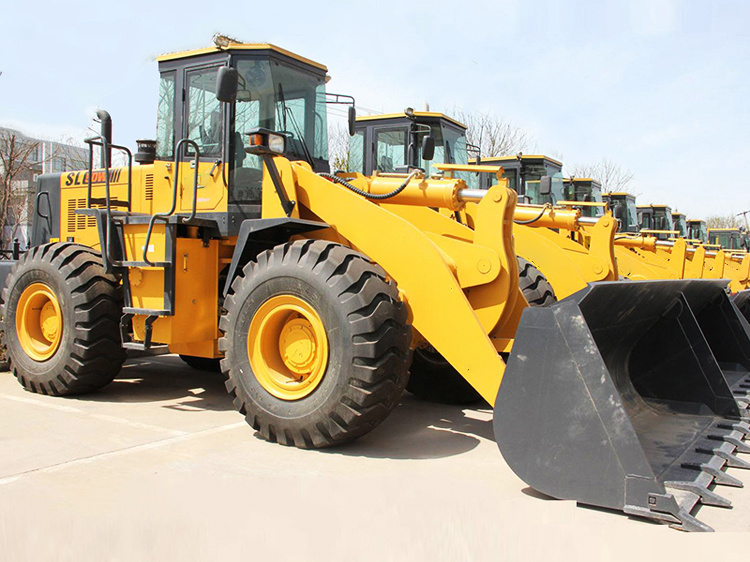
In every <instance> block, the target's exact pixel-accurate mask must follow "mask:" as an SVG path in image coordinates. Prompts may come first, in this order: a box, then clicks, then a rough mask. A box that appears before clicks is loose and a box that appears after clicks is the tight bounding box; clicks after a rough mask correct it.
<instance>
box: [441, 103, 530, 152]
mask: <svg viewBox="0 0 750 562" xmlns="http://www.w3.org/2000/svg"><path fill="white" fill-rule="evenodd" d="M453 115H454V116H455V118H456V119H457V120H458V121H461V122H462V123H463V124H464V125H466V126H467V127H468V128H467V130H466V141H467V142H468V143H469V144H473V145H474V146H478V147H479V150H480V153H481V155H482V156H486V157H491V156H512V155H514V154H518V153H519V152H524V151H528V150H531V149H534V148H535V143H534V138H533V137H532V136H531V135H530V134H529V133H528V132H527V131H524V130H523V129H521V128H520V127H516V126H515V125H514V124H513V123H511V122H510V121H506V120H505V119H503V118H502V117H498V116H497V115H494V114H492V113H472V112H468V111H464V110H462V109H458V108H457V109H455V110H453Z"/></svg>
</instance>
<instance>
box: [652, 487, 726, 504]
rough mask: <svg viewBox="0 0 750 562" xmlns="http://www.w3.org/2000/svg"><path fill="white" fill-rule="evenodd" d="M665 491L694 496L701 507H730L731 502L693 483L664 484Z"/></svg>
mask: <svg viewBox="0 0 750 562" xmlns="http://www.w3.org/2000/svg"><path fill="white" fill-rule="evenodd" d="M664 487H666V488H667V489H669V488H673V489H675V490H683V491H685V492H690V493H692V494H695V495H696V496H698V497H699V498H700V502H701V503H702V504H703V505H713V506H715V507H732V502H731V501H729V500H728V499H726V498H725V497H722V496H720V495H719V494H717V493H716V492H712V491H711V490H709V489H708V488H705V487H703V486H700V485H698V484H696V483H695V482H664Z"/></svg>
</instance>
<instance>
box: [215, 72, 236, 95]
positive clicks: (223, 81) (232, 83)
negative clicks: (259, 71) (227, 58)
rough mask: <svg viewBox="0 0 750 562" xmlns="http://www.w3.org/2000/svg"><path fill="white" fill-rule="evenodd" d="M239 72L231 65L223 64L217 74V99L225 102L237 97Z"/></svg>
mask: <svg viewBox="0 0 750 562" xmlns="http://www.w3.org/2000/svg"><path fill="white" fill-rule="evenodd" d="M238 78H239V73H238V72H237V70H236V69H234V68H232V67H231V66H222V67H221V68H220V69H219V73H218V75H217V76H216V99H217V100H219V101H223V102H227V103H229V102H233V101H234V100H235V98H236V97H237V81H238Z"/></svg>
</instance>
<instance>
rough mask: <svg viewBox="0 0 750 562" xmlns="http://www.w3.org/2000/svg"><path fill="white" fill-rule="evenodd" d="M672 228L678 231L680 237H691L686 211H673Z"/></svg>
mask: <svg viewBox="0 0 750 562" xmlns="http://www.w3.org/2000/svg"><path fill="white" fill-rule="evenodd" d="M672 230H674V231H676V232H677V237H678V238H689V236H688V226H687V217H686V216H685V214H684V213H678V212H673V213H672Z"/></svg>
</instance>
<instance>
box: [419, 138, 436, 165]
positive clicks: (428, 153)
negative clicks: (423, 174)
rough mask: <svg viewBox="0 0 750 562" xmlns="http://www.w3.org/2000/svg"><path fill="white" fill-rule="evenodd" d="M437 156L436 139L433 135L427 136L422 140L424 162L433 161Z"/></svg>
mask: <svg viewBox="0 0 750 562" xmlns="http://www.w3.org/2000/svg"><path fill="white" fill-rule="evenodd" d="M434 156H435V139H434V138H433V136H432V135H425V137H424V138H423V139H422V160H432V159H433V157H434Z"/></svg>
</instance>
